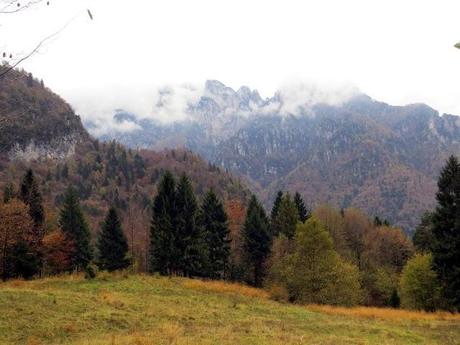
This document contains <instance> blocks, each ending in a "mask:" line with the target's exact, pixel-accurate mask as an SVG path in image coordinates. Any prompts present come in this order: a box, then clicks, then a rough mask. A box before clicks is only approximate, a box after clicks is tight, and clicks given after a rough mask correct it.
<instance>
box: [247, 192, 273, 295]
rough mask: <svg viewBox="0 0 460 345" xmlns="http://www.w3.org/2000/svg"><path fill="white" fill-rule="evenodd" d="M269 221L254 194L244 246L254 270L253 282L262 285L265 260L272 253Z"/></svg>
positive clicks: (250, 265) (249, 210) (250, 203)
mask: <svg viewBox="0 0 460 345" xmlns="http://www.w3.org/2000/svg"><path fill="white" fill-rule="evenodd" d="M270 247H271V236H270V230H269V223H268V219H267V216H266V214H265V211H264V209H263V207H262V205H261V204H260V203H259V201H258V200H257V198H256V196H255V195H253V196H252V197H251V199H250V201H249V206H248V210H247V213H246V220H245V222H244V228H243V248H244V251H245V253H246V260H247V262H248V264H249V267H250V268H251V269H252V271H253V279H252V284H254V285H255V286H261V285H262V279H263V274H264V272H263V266H264V262H265V260H266V259H267V257H268V256H269V254H270Z"/></svg>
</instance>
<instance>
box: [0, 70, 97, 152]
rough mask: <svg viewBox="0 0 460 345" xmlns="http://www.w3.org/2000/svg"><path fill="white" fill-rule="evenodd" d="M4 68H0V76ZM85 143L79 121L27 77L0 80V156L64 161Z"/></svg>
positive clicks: (11, 74) (20, 74) (22, 74)
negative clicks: (59, 159) (0, 154)
mask: <svg viewBox="0 0 460 345" xmlns="http://www.w3.org/2000/svg"><path fill="white" fill-rule="evenodd" d="M5 68H7V66H6V65H3V66H1V65H0V72H1V71H2V69H5ZM88 139H89V135H88V133H87V132H86V130H85V129H84V128H83V126H82V124H81V121H80V117H79V116H77V115H75V113H74V112H73V110H72V108H71V107H70V106H69V105H68V104H67V103H66V102H64V101H63V100H62V99H61V98H60V97H59V96H58V95H56V94H54V93H53V92H52V91H50V90H49V89H48V88H46V87H45V86H44V85H43V83H42V82H39V81H38V80H35V79H34V78H33V77H32V75H31V74H27V73H25V72H23V71H22V72H20V71H16V70H12V71H10V72H9V73H7V74H5V75H4V76H2V78H1V79H0V152H1V153H3V154H7V155H9V156H11V157H12V158H15V157H23V158H26V159H32V158H38V157H40V156H42V157H44V156H48V157H49V158H64V157H67V156H69V155H71V154H72V153H73V152H74V151H75V146H76V145H78V144H79V143H81V142H83V141H86V140H88Z"/></svg>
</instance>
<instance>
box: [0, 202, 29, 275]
mask: <svg viewBox="0 0 460 345" xmlns="http://www.w3.org/2000/svg"><path fill="white" fill-rule="evenodd" d="M32 227H33V221H32V219H31V217H30V215H29V208H28V207H27V206H26V205H25V204H24V203H23V202H21V201H19V200H17V199H12V200H10V201H9V202H8V203H6V204H1V205H0V260H1V262H0V263H1V266H0V272H1V276H2V279H3V280H4V281H5V280H6V279H8V278H9V277H10V276H14V275H15V267H14V266H15V256H14V251H15V248H17V246H19V245H21V244H22V243H24V242H26V241H27V239H28V236H29V234H30V231H31V229H32Z"/></svg>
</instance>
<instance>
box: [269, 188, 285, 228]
mask: <svg viewBox="0 0 460 345" xmlns="http://www.w3.org/2000/svg"><path fill="white" fill-rule="evenodd" d="M282 199H283V192H282V191H280V190H279V191H278V193H277V194H276V198H275V201H274V202H273V207H272V211H271V213H270V219H271V220H272V221H273V219H275V218H276V216H277V215H278V211H279V209H280V205H281V200H282Z"/></svg>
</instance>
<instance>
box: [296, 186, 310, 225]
mask: <svg viewBox="0 0 460 345" xmlns="http://www.w3.org/2000/svg"><path fill="white" fill-rule="evenodd" d="M294 203H295V205H296V207H297V212H298V214H299V220H300V221H301V222H302V223H305V222H306V221H307V219H308V218H310V217H311V212H310V210H309V209H308V208H307V207H306V206H305V203H304V201H303V199H302V197H301V196H300V194H299V192H296V193H295V195H294Z"/></svg>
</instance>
